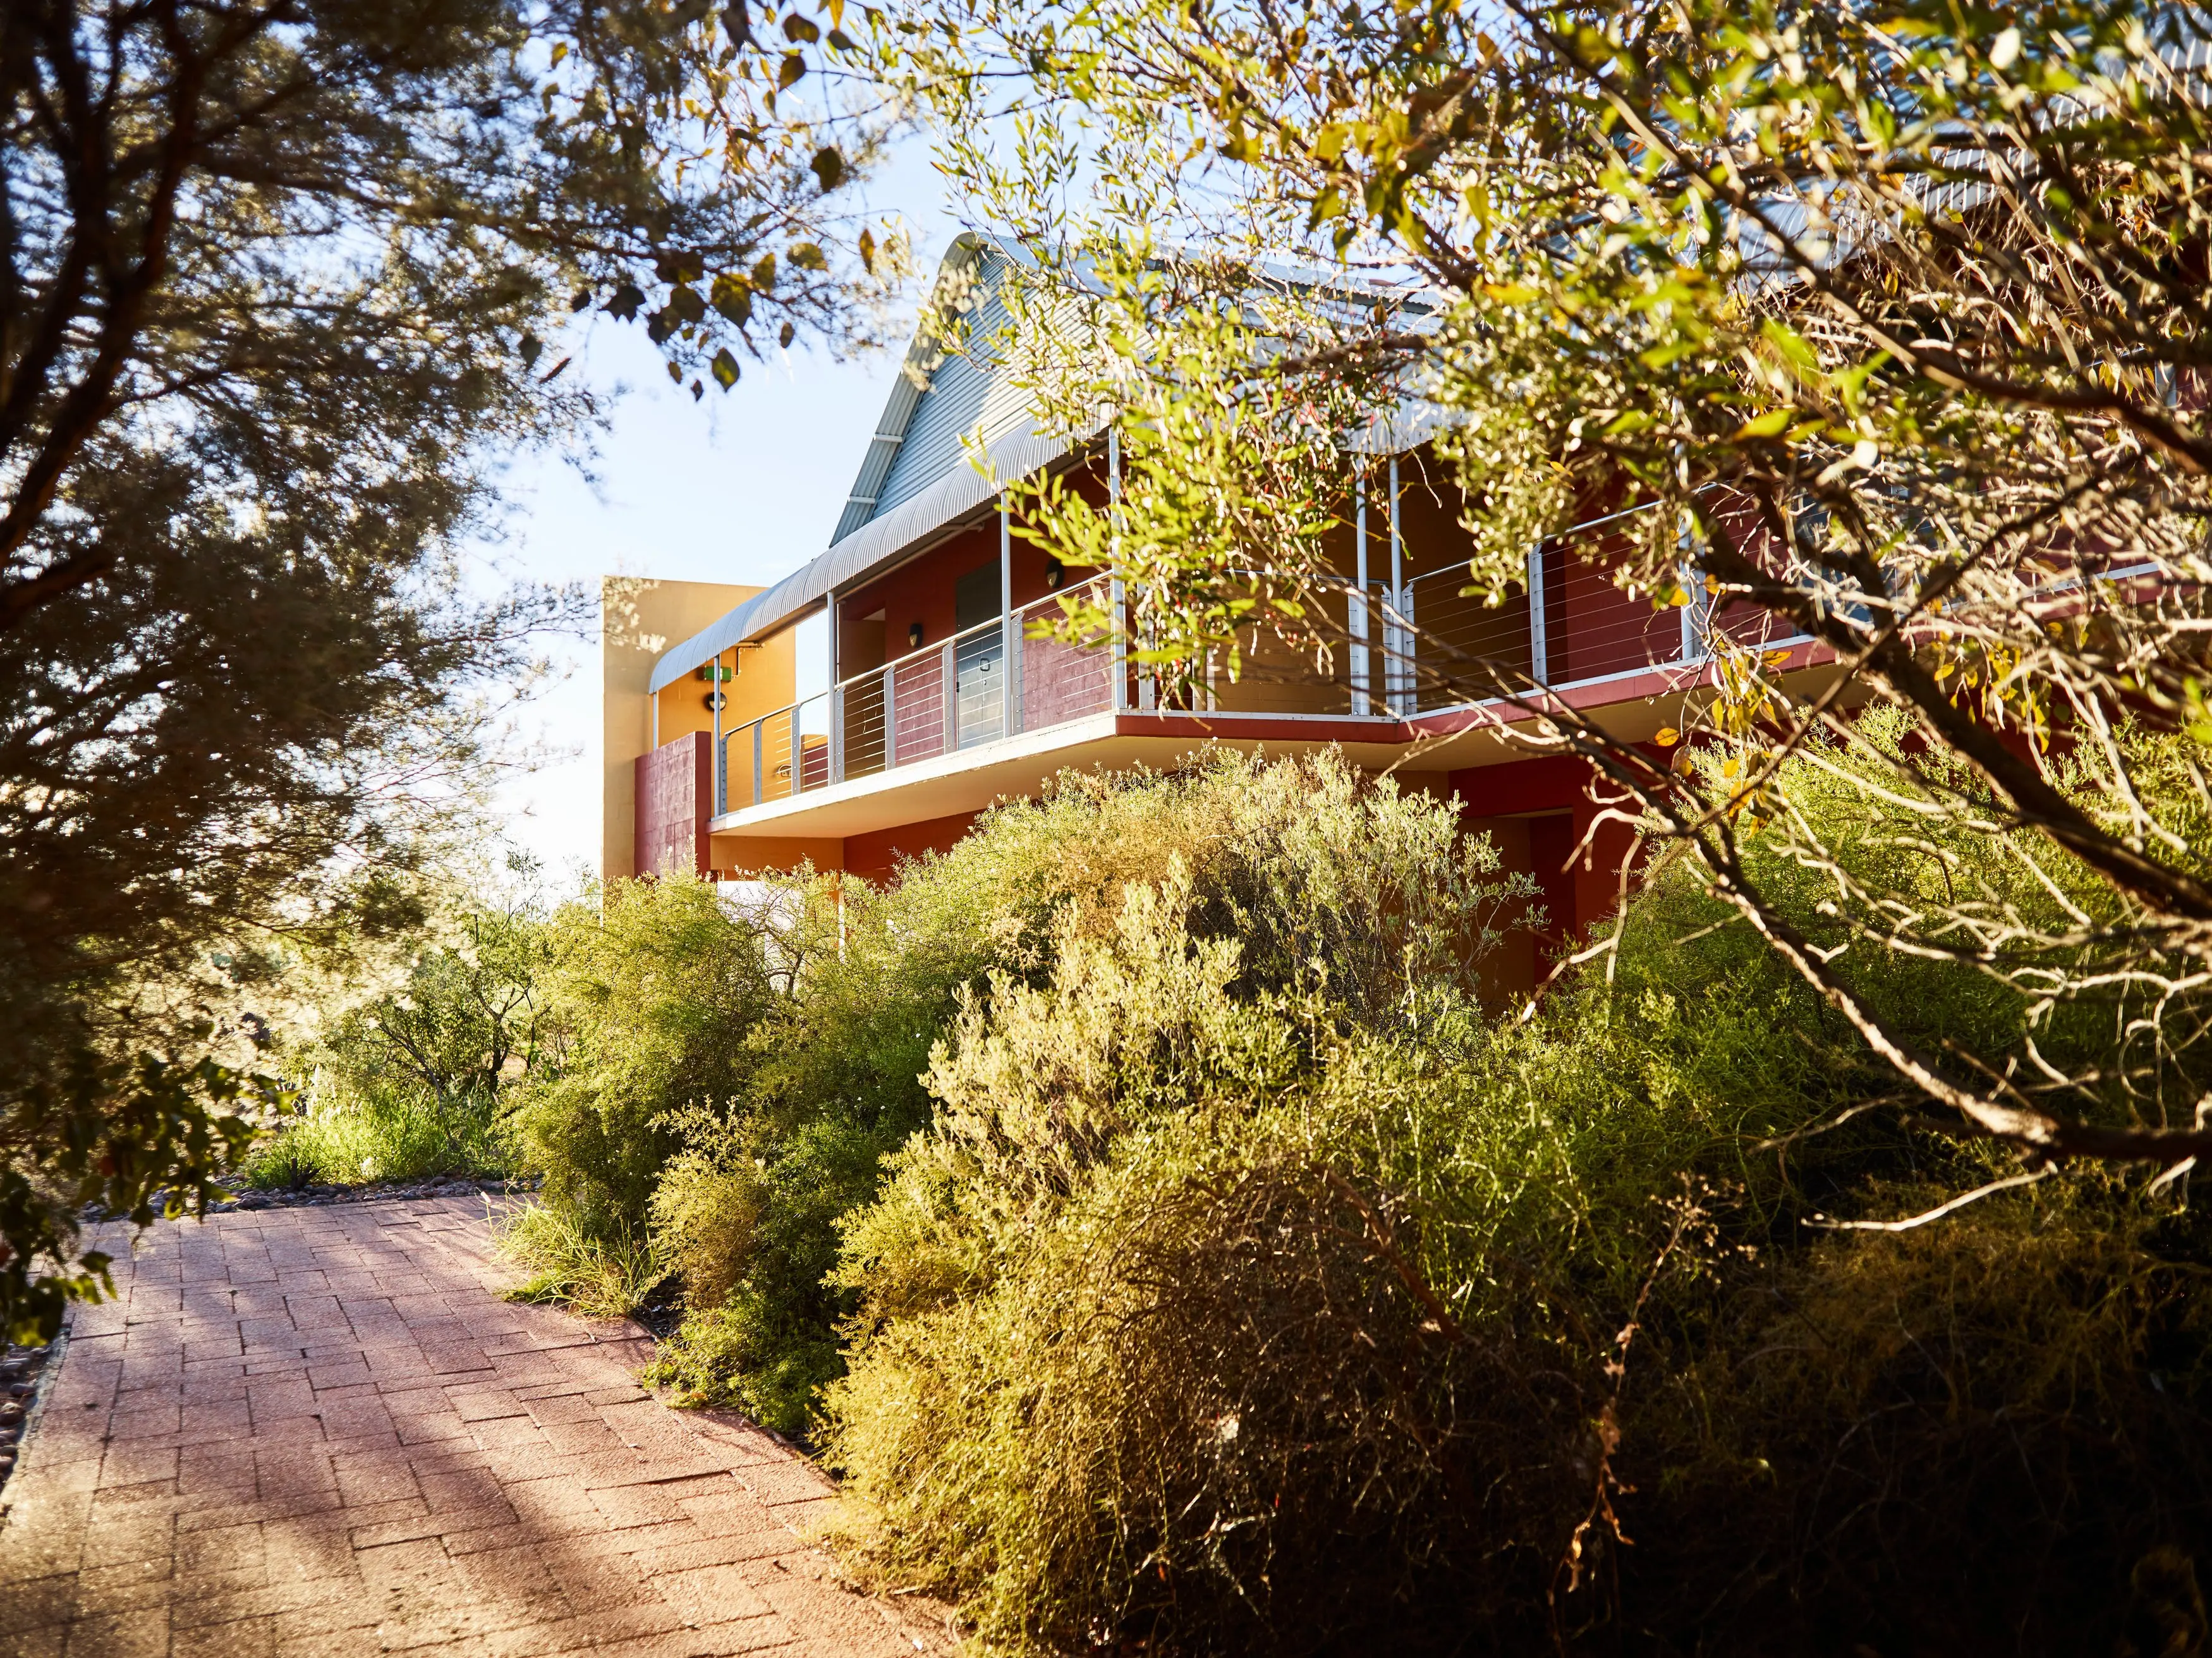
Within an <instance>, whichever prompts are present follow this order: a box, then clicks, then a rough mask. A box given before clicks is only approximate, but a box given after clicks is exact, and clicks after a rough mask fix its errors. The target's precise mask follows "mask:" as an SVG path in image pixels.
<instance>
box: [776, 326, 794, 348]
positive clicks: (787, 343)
mask: <svg viewBox="0 0 2212 1658" xmlns="http://www.w3.org/2000/svg"><path fill="white" fill-rule="evenodd" d="M798 332H799V331H798V330H797V329H796V328H793V326H792V325H790V324H789V323H786V324H784V325H783V326H782V327H781V328H779V329H777V330H776V331H775V343H777V344H778V345H781V346H782V347H783V348H784V349H786V350H788V349H790V347H791V342H792V340H793V337H795V336H796V335H797V334H798Z"/></svg>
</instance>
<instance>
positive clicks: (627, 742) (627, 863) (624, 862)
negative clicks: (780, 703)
mask: <svg viewBox="0 0 2212 1658" xmlns="http://www.w3.org/2000/svg"><path fill="white" fill-rule="evenodd" d="M760 591H761V590H760V589H759V588H758V587H741V586H736V585H734V584H732V583H728V582H720V581H655V580H652V579H650V578H649V577H644V576H604V577H602V578H600V581H599V683H600V693H599V709H600V728H601V742H600V750H599V757H600V767H601V770H600V782H599V808H600V820H599V823H600V827H599V872H600V873H601V875H602V876H603V877H604V878H606V879H608V880H617V879H623V878H627V877H629V875H631V874H633V873H634V872H635V870H634V864H635V847H633V846H632V845H631V841H632V839H633V838H634V836H635V832H636V831H635V810H636V799H635V794H636V782H635V762H636V760H637V757H638V756H640V755H641V754H643V753H645V752H646V751H647V750H648V749H650V748H651V747H652V746H653V699H652V697H651V696H650V695H648V694H647V690H646V686H647V684H648V683H650V682H651V680H652V677H653V664H654V663H655V662H657V661H659V659H660V657H661V655H662V653H664V652H665V651H666V650H667V649H668V648H669V647H671V646H672V645H678V644H681V643H682V642H683V641H685V640H687V639H689V638H690V637H691V635H694V634H696V633H697V632H698V631H699V630H700V629H702V628H704V627H705V626H707V624H708V623H711V622H713V621H714V619H715V618H716V617H718V616H722V615H724V614H726V612H728V611H730V610H734V609H736V608H737V606H738V605H740V604H744V602H745V600H747V599H749V598H751V597H752V596H753V595H754V594H755V593H757V592H760ZM745 654H746V656H747V657H748V658H751V657H754V656H757V655H759V654H761V653H758V652H752V651H749V652H747V653H745ZM751 665H752V664H751V662H750V660H749V661H748V662H747V663H746V666H747V668H748V669H750V667H751ZM763 677H767V676H763ZM790 683H791V681H790V674H789V671H788V669H787V670H786V672H785V677H784V684H785V688H786V689H785V690H784V700H785V701H789V700H790V695H791V693H790V689H789V686H790ZM707 689H708V688H707V687H706V685H704V684H703V683H700V682H699V681H697V680H695V679H690V678H685V679H682V680H679V681H678V682H677V683H675V684H674V685H671V686H670V687H669V688H668V689H666V690H665V691H663V692H662V693H661V698H662V702H663V705H664V706H663V709H662V722H661V728H660V740H661V741H662V742H664V743H665V742H667V741H668V740H669V739H670V738H675V737H679V736H681V735H683V734H684V732H689V731H697V730H702V729H704V728H705V727H706V726H709V725H711V724H712V723H713V719H714V716H713V715H712V714H710V713H709V712H708V710H707V709H706V708H704V707H703V706H702V705H701V702H700V698H702V697H703V696H704V695H706V693H707ZM732 689H735V687H734V686H732ZM687 695H688V699H689V701H688V706H689V708H692V709H696V711H697V713H698V715H699V718H698V720H696V722H694V721H691V720H689V719H688V718H684V719H682V720H678V723H674V724H671V723H670V718H669V715H670V710H671V708H681V707H684V706H686V697H687ZM732 701H736V699H735V698H732Z"/></svg>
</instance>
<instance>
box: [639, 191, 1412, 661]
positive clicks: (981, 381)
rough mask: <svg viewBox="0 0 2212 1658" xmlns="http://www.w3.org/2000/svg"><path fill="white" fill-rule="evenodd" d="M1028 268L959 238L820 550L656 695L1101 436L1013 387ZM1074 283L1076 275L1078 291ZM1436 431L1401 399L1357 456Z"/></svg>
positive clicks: (713, 635)
mask: <svg viewBox="0 0 2212 1658" xmlns="http://www.w3.org/2000/svg"><path fill="white" fill-rule="evenodd" d="M1033 263H1034V262H1033V261H1032V260H1031V259H1030V258H1029V257H1028V254H1027V252H1026V251H1025V250H1024V249H1023V248H1022V247H1020V246H1018V245H1015V244H1010V243H1006V242H1001V241H999V240H994V239H993V238H991V237H989V236H986V235H983V234H979V233H977V232H975V231H966V232H963V233H962V234H961V235H960V236H959V237H957V239H956V240H954V242H953V245H952V246H951V249H950V250H949V251H948V252H946V254H945V262H944V264H943V265H942V266H941V267H940V269H939V276H938V279H937V283H936V289H935V294H934V295H933V303H935V304H937V305H939V306H941V307H945V308H946V310H947V311H948V312H950V313H953V314H956V315H957V317H958V318H959V320H958V322H957V325H955V326H953V327H951V328H946V329H939V328H934V327H931V326H928V325H926V324H925V325H924V326H922V327H921V328H919V329H917V331H916V332H915V339H914V341H913V343H911V344H910V345H909V346H908V349H907V355H906V361H905V363H904V365H903V366H902V372H901V374H900V375H899V378H898V380H897V381H896V383H895V384H894V385H893V386H892V387H891V392H890V397H889V398H887V399H886V400H885V403H884V413H883V416H882V418H881V419H880V420H879V421H878V422H877V424H876V431H875V434H874V436H873V437H872V439H871V440H870V442H869V445H868V452H867V453H866V455H865V456H864V457H863V458H862V459H861V462H860V474H859V476H858V477H856V478H854V483H853V493H852V495H851V497H850V498H849V499H848V501H846V503H845V510H844V512H843V513H842V515H841V516H840V518H839V519H838V521H837V530H836V538H835V539H834V540H833V542H832V543H831V544H830V546H829V550H828V551H826V552H824V553H823V554H822V555H821V556H819V557H817V558H816V559H814V560H813V561H812V562H811V563H809V564H807V565H806V566H805V568H802V569H799V570H798V571H795V572H794V573H793V574H791V575H789V576H787V577H785V578H784V580H781V581H780V582H778V583H776V585H775V586H773V587H770V588H769V590H768V591H767V592H763V593H762V594H760V595H759V596H757V598H751V599H749V600H747V601H746V602H745V603H744V604H740V605H738V607H737V609H735V610H732V611H731V612H730V613H729V614H728V615H727V616H723V617H721V618H720V620H719V621H717V622H715V623H714V625H713V626H711V627H708V628H706V629H702V630H701V631H700V632H698V633H696V634H695V635H692V636H691V637H690V639H687V640H685V641H684V642H683V643H682V644H680V645H678V646H677V647H674V648H673V649H672V650H670V651H668V652H667V653H665V654H664V655H663V656H662V657H661V659H660V660H659V662H658V663H657V664H655V665H654V667H653V677H652V679H651V681H650V689H652V690H653V691H655V692H658V691H659V690H661V689H663V688H665V687H666V686H668V685H671V684H673V683H675V682H676V681H677V680H678V679H681V678H682V677H684V675H686V674H688V673H690V671H692V670H693V669H694V668H697V667H701V666H703V665H705V664H706V663H708V662H709V661H711V660H713V659H714V657H716V656H717V655H719V654H720V653H723V652H725V651H727V650H729V649H730V648H732V647H733V646H737V645H740V644H743V643H745V642H746V641H751V640H757V639H759V638H760V637H762V636H763V635H766V634H768V633H769V632H771V631H773V630H774V629H776V628H777V627H780V626H781V625H782V624H783V623H787V622H788V621H790V620H791V619H792V618H793V616H798V615H799V614H801V613H802V612H804V611H807V610H811V609H813V608H814V607H815V606H816V605H817V604H821V603H822V601H823V599H824V598H827V597H828V596H829V594H830V593H831V592H838V591H842V590H844V589H848V588H850V587H853V586H857V585H858V584H859V583H860V582H861V581H863V580H866V579H867V578H868V577H870V576H872V575H874V574H877V573H878V571H880V570H882V569H883V568H886V567H888V566H889V565H890V564H891V563H893V562H896V560H897V559H898V558H899V557H900V556H902V555H904V554H906V553H908V552H909V551H910V550H913V549H914V548H915V547H916V546H917V545H918V544H921V542H923V541H925V540H927V538H928V537H932V536H933V535H934V534H936V533H937V532H938V531H941V530H944V529H945V528H947V527H948V526H950V525H954V524H957V523H958V522H960V521H961V520H962V519H965V518H966V517H967V516H968V515H969V514H970V513H974V512H975V509H976V508H978V507H982V506H984V505H986V504H987V503H988V502H989V501H991V500H992V499H993V498H994V496H996V495H998V493H999V492H1000V489H1003V488H1004V487H1005V486H1006V484H1008V483H1012V482H1013V481H1014V480H1015V479H1017V478H1020V477H1026V476H1027V475H1029V474H1030V473H1032V472H1036V471H1042V470H1043V469H1045V468H1046V467H1048V466H1051V465H1054V463H1055V462H1057V461H1059V460H1060V459H1061V458H1062V457H1064V456H1066V454H1067V453H1069V452H1070V451H1071V450H1073V449H1074V448H1075V447H1076V446H1077V445H1078V443H1079V442H1087V441H1088V440H1090V438H1091V437H1092V436H1095V435H1096V433H1097V431H1099V430H1103V422H1102V424H1101V425H1100V426H1099V427H1097V428H1094V429H1093V430H1092V431H1091V432H1089V433H1085V434H1080V435H1079V437H1071V436H1068V435H1066V434H1060V435H1050V436H1048V435H1045V434H1040V433H1039V432H1038V431H1037V429H1036V424H1035V422H1034V421H1033V420H1032V419H1031V417H1030V405H1029V398H1028V394H1027V392H1025V391H1024V388H1023V386H1022V385H1021V384H1020V381H1021V380H1022V379H1023V378H1024V376H1023V374H1021V373H1020V372H1019V367H1018V365H1019V361H1020V360H1021V358H1022V356H1023V349H1022V346H1021V343H1020V342H1010V341H1009V340H1008V339H1007V338H1006V336H1007V334H1008V332H1009V329H1010V325H1011V323H1012V313H1011V311H1010V308H1009V307H1008V304H1007V301H1006V277H1007V276H1009V274H1011V273H1012V271H1014V270H1016V269H1018V268H1029V267H1030V266H1031V265H1032V264H1033ZM1083 280H1084V277H1083V276H1082V274H1081V273H1078V276H1077V286H1078V287H1080V286H1081V283H1082V282H1083ZM1082 305H1083V301H1082V298H1081V296H1080V295H1079V293H1076V292H1064V293H1060V294H1058V295H1055V297H1054V302H1053V303H1052V304H1051V305H1050V306H1049V307H1047V314H1046V315H1045V316H1044V318H1043V319H1042V321H1041V326H1042V329H1043V331H1044V332H1045V333H1046V334H1047V335H1049V336H1051V337H1054V338H1056V339H1058V340H1060V341H1061V342H1065V341H1066V340H1067V339H1070V338H1073V337H1078V336H1079V334H1080V332H1081V330H1082V326H1083V323H1082V316H1081V311H1082ZM925 316H927V313H925ZM948 336H949V337H948ZM1010 344H1012V347H1013V349H1012V352H1011V354H1010V353H1009V351H1008V349H1007V348H1008V346H1009V345H1010ZM1010 355H1011V356H1012V358H1013V359H1014V361H1009V356H1010ZM1439 423H1441V419H1440V411H1438V410H1435V408H1434V407H1433V405H1428V404H1420V403H1419V402H1417V401H1411V400H1409V403H1408V405H1407V408H1406V409H1405V410H1401V413H1400V415H1399V416H1398V418H1397V419H1395V420H1390V421H1384V422H1378V423H1377V425H1376V428H1375V429H1373V430H1371V431H1370V432H1368V433H1366V434H1362V436H1361V438H1360V439H1358V440H1355V442H1354V444H1353V447H1355V448H1357V449H1362V450H1368V451H1370V452H1378V453H1380V452H1392V451H1395V450H1396V449H1401V448H1407V447H1410V446H1412V445H1413V444H1414V443H1418V442H1419V441H1420V439H1421V435H1422V434H1425V433H1427V432H1429V431H1432V430H1433V429H1434V428H1435V427H1436V426H1437V424H1439ZM978 444H980V445H981V449H982V454H983V457H984V459H985V463H986V465H985V470H983V471H978V470H977V468H976V465H975V461H974V459H973V456H974V454H975V449H974V447H973V446H975V445H978Z"/></svg>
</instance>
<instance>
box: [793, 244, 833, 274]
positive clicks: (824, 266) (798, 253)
mask: <svg viewBox="0 0 2212 1658" xmlns="http://www.w3.org/2000/svg"><path fill="white" fill-rule="evenodd" d="M791 262H792V264H795V265H797V266H798V267H799V269H800V270H828V269H829V259H828V258H827V257H825V256H824V255H823V252H822V250H821V249H820V248H819V247H817V246H815V245H814V244H813V243H812V242H799V243H797V244H795V245H793V247H792V250H791Z"/></svg>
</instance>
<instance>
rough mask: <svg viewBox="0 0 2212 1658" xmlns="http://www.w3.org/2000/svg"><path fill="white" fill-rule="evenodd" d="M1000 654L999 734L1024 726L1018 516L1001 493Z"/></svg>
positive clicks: (1004, 735) (1017, 729)
mask: <svg viewBox="0 0 2212 1658" xmlns="http://www.w3.org/2000/svg"><path fill="white" fill-rule="evenodd" d="M999 641H1000V645H999V654H1000V657H1002V658H1003V659H1004V666H1005V668H1006V672H1005V673H1004V674H1003V675H1002V676H1001V677H1000V681H999V735H1000V736H1001V737H1012V735H1013V734H1014V733H1015V732H1018V731H1019V730H1021V728H1022V699H1021V689H1022V630H1021V626H1020V624H1019V623H1017V622H1016V621H1015V620H1014V519H1013V514H1012V513H1011V512H1010V511H1009V510H1008V509H1007V507H1006V492H1005V491H1004V490H1003V489H1002V490H1000V492H999Z"/></svg>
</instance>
